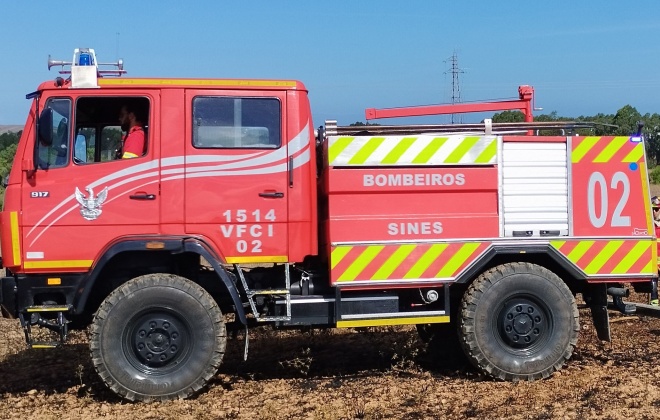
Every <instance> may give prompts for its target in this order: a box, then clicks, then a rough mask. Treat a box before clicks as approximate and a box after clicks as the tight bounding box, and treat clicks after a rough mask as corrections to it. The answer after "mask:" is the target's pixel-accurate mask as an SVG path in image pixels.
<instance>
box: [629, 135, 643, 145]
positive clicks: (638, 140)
mask: <svg viewBox="0 0 660 420" xmlns="http://www.w3.org/2000/svg"><path fill="white" fill-rule="evenodd" d="M630 141H631V142H633V143H641V142H643V141H644V136H630Z"/></svg>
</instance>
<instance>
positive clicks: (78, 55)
mask: <svg viewBox="0 0 660 420" xmlns="http://www.w3.org/2000/svg"><path fill="white" fill-rule="evenodd" d="M53 66H62V70H60V74H71V88H98V87H99V85H98V83H97V80H98V78H99V77H103V76H121V75H122V74H124V73H126V70H124V61H123V60H122V59H121V58H120V59H119V60H117V62H116V63H99V62H97V61H96V53H95V52H94V50H93V49H92V48H76V49H75V50H74V51H73V60H71V61H70V62H69V61H60V60H53V59H52V58H50V56H48V70H50V68H51V67H53ZM64 66H70V67H71V69H70V70H64ZM99 66H114V67H117V69H116V70H99Z"/></svg>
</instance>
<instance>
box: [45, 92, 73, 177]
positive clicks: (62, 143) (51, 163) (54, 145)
mask: <svg viewBox="0 0 660 420" xmlns="http://www.w3.org/2000/svg"><path fill="white" fill-rule="evenodd" d="M44 110H49V112H50V114H51V115H52V124H50V122H49V125H48V127H41V128H40V130H44V129H46V130H52V132H51V133H50V134H51V136H50V138H49V140H50V144H46V143H44V142H43V141H42V137H41V136H40V137H39V143H38V149H39V150H38V165H39V168H41V169H54V168H61V167H64V166H66V165H67V164H68V163H69V148H70V141H69V137H70V132H71V128H70V126H69V121H70V117H71V99H69V98H50V99H48V101H47V102H46V106H45V107H44Z"/></svg>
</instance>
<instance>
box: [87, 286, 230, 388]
mask: <svg viewBox="0 0 660 420" xmlns="http://www.w3.org/2000/svg"><path fill="white" fill-rule="evenodd" d="M226 336H227V334H226V328H225V323H224V320H223V317H222V313H221V312H220V309H219V308H218V305H217V303H216V302H215V301H214V300H213V298H212V297H211V296H210V295H209V294H208V293H207V292H206V291H205V290H204V289H203V288H201V287H200V286H199V285H197V284H196V283H194V282H192V281H190V280H188V279H186V278H183V277H179V276H175V275H171V274H148V275H145V276H141V277H137V278H135V279H133V280H131V281H129V282H127V283H125V284H123V285H122V286H120V287H119V288H117V290H115V291H114V292H113V293H112V294H110V295H109V296H108V297H107V298H106V299H105V300H104V301H103V303H102V304H101V306H100V307H99V309H98V311H97V312H96V315H95V316H94V320H93V322H92V328H91V337H90V348H91V355H92V362H93V364H94V367H95V368H96V370H97V372H98V373H99V375H100V377H101V379H102V380H103V381H104V382H105V383H106V384H107V385H108V387H110V388H111V389H112V390H113V391H114V392H116V393H117V394H119V395H120V396H122V397H124V398H126V399H128V400H131V401H149V400H162V401H166V400H171V399H175V398H186V397H188V396H190V395H192V394H193V393H195V392H196V391H198V390H199V389H201V388H202V387H203V386H204V385H206V383H207V382H208V380H209V379H210V378H211V377H213V375H215V373H216V371H217V369H218V367H219V366H220V363H221V362H222V358H223V355H224V352H225V347H226V340H227V337H226Z"/></svg>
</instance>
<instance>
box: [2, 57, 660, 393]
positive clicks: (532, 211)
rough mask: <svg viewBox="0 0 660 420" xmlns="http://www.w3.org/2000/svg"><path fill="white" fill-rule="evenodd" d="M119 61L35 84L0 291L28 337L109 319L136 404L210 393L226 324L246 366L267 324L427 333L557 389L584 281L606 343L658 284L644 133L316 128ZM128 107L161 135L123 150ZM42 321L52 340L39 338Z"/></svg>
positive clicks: (117, 358)
mask: <svg viewBox="0 0 660 420" xmlns="http://www.w3.org/2000/svg"><path fill="white" fill-rule="evenodd" d="M114 64H115V65H116V66H117V68H116V69H114V70H109V71H104V70H100V67H99V66H102V64H99V63H97V62H96V57H95V55H94V52H93V50H90V49H78V50H76V52H75V54H74V58H73V60H72V61H71V62H62V61H53V60H49V67H50V66H53V65H55V66H62V69H63V72H65V73H69V74H70V77H68V78H67V79H66V80H65V79H63V78H62V77H58V78H56V79H55V81H49V82H45V83H42V84H41V85H40V86H39V87H38V89H37V90H36V91H35V92H33V93H31V94H29V95H27V97H28V99H31V100H32V106H31V108H30V112H29V115H28V118H27V121H26V123H25V128H24V130H23V134H22V136H21V139H20V143H19V146H18V150H17V153H16V158H15V160H14V164H13V167H12V170H11V173H10V175H9V177H8V180H6V181H5V182H6V184H7V185H6V187H7V188H6V195H5V203H4V210H3V212H2V213H1V217H0V220H1V223H2V233H1V247H2V264H3V266H4V267H5V268H6V276H5V277H4V278H2V281H1V287H0V291H1V293H0V302H1V303H2V311H3V315H4V316H7V317H15V318H18V319H19V320H20V323H21V325H22V326H23V329H24V331H25V337H26V340H27V344H28V346H29V347H31V348H48V347H56V346H59V345H61V344H62V343H64V341H65V340H66V337H67V332H68V330H69V328H71V327H74V326H75V327H81V326H86V325H90V338H89V340H90V348H91V358H92V361H93V364H94V366H95V367H96V369H97V371H98V373H99V375H100V377H101V378H102V380H103V381H104V382H105V383H106V384H107V385H108V386H109V387H110V388H111V389H112V390H113V391H115V392H116V393H117V394H119V395H121V396H122V397H124V398H127V399H129V400H151V399H159V400H167V399H173V398H185V397H188V396H190V395H191V394H193V393H195V392H197V391H198V390H200V389H201V388H202V387H204V385H205V384H206V383H207V381H208V380H209V379H210V378H211V377H212V376H213V375H214V374H215V373H216V371H217V369H218V367H219V366H220V364H221V361H222V358H223V354H224V352H225V347H226V341H227V333H226V331H227V325H226V324H225V322H226V319H227V318H225V315H229V314H233V319H234V321H232V325H234V326H237V327H240V328H244V329H245V331H246V342H245V348H246V356H247V337H248V328H250V327H253V326H257V325H262V324H272V325H274V326H275V327H282V328H284V327H328V326H331V327H338V328H353V327H368V326H386V325H404V324H410V325H417V326H418V329H419V331H420V334H421V335H422V336H423V337H424V338H427V339H428V338H430V337H432V336H436V337H437V336H438V335H439V334H440V333H443V332H447V331H449V333H450V334H451V331H453V333H454V334H455V335H457V337H458V340H459V341H460V345H461V346H462V348H463V350H464V351H465V353H466V355H467V357H468V358H469V359H470V360H471V361H472V363H473V364H474V365H475V366H476V367H477V368H478V369H480V370H481V371H483V372H485V373H487V374H488V375H491V376H492V377H494V378H499V379H503V380H533V379H537V378H544V377H547V376H549V375H550V374H552V373H553V372H554V371H557V370H558V369H560V368H561V367H562V365H563V364H564V362H565V361H566V360H567V359H569V357H570V356H571V354H572V352H573V349H574V347H575V345H576V343H577V339H578V333H579V330H580V328H579V322H578V310H577V306H576V298H575V296H576V295H577V294H581V296H582V297H583V299H584V301H585V302H586V303H587V304H588V305H589V306H590V308H591V310H592V313H593V318H594V323H595V327H596V330H597V333H598V336H599V337H600V338H601V339H605V340H607V339H609V338H610V329H609V321H608V312H607V305H608V295H609V296H613V299H614V302H615V303H618V306H619V309H621V310H622V311H624V312H630V311H631V310H633V309H634V308H631V307H629V306H626V305H625V304H624V303H623V302H622V300H621V298H622V297H625V294H626V292H627V289H625V288H624V287H623V286H622V283H624V282H625V283H630V284H632V285H633V286H634V287H635V289H637V290H639V291H647V290H648V289H649V287H650V284H651V282H652V280H653V279H654V277H655V276H656V258H657V257H656V248H655V238H654V230H653V226H652V219H651V208H650V203H649V200H648V197H649V185H648V179H647V171H646V161H645V151H644V144H643V142H642V140H641V139H640V138H639V137H637V136H631V137H628V136H625V137H599V136H592V137H580V136H574V135H571V134H570V133H566V135H562V136H535V135H525V134H526V133H527V131H528V130H533V129H535V128H539V127H541V125H539V124H537V125H534V123H533V122H527V123H524V125H516V124H508V125H506V126H501V125H500V126H498V125H497V124H489V123H488V121H487V122H486V123H484V124H477V125H470V126H460V125H451V126H447V125H423V126H419V125H418V126H412V125H406V126H371V125H370V126H362V127H338V126H337V125H336V124H332V123H326V125H325V126H322V127H320V128H318V129H316V130H315V128H314V125H313V123H312V118H311V110H310V104H309V100H308V96H307V90H306V88H305V86H304V85H303V84H302V83H301V82H298V81H292V80H228V79H157V78H143V79H132V78H125V77H107V76H109V74H110V73H114V74H119V75H120V74H121V73H123V72H124V70H123V67H122V63H121V62H118V63H114ZM65 66H70V70H64V68H65ZM528 100H529V90H525V89H521V101H528ZM127 102H131V103H133V104H137V108H138V111H135V113H136V114H137V113H139V114H140V115H142V117H141V119H142V121H141V122H142V124H143V131H144V134H145V139H146V144H145V147H144V150H143V152H142V154H141V156H138V157H136V158H133V159H116V155H117V154H116V150H117V149H118V148H119V149H121V147H122V132H121V127H120V124H119V122H118V115H119V113H120V110H121V109H122V107H123V106H124V105H125V104H126V103H127ZM511 107H512V108H508V109H526V108H525V107H526V105H522V106H521V105H520V103H517V104H513V105H511ZM516 107H519V108H516ZM479 110H484V109H483V108H479ZM458 111H461V110H458ZM458 111H457V112H458ZM368 114H369V115H370V116H377V111H376V110H368ZM395 114H396V113H395ZM392 115H393V114H392V113H391V112H390V113H388V114H387V115H386V116H392ZM530 116H531V115H530ZM530 119H531V118H530ZM546 128H547V127H546ZM475 130H476V131H475ZM503 130H505V131H506V132H505V133H503ZM36 326H39V327H44V328H46V329H47V330H52V334H54V335H56V336H57V338H56V339H54V340H53V341H38V340H36V339H34V338H33V329H34V327H36ZM448 326H449V328H447V327H448ZM438 339H442V338H441V337H439V338H438Z"/></svg>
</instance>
